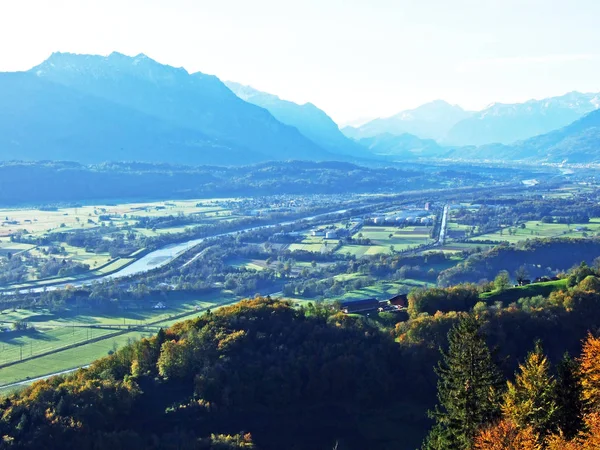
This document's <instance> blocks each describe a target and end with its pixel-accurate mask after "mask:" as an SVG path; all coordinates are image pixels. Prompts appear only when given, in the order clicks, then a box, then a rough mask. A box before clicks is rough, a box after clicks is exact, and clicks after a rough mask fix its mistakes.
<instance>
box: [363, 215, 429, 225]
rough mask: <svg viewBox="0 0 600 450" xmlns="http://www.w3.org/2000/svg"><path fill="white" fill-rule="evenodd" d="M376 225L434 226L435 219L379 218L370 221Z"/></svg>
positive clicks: (409, 217)
mask: <svg viewBox="0 0 600 450" xmlns="http://www.w3.org/2000/svg"><path fill="white" fill-rule="evenodd" d="M370 221H372V222H373V223H374V224H375V225H387V224H395V225H400V224H405V225H432V224H433V217H431V216H426V217H414V216H407V217H405V216H378V217H372V218H371V219H370Z"/></svg>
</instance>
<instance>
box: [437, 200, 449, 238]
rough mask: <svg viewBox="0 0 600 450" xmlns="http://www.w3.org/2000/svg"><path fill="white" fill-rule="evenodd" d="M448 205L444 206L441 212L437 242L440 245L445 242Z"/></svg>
mask: <svg viewBox="0 0 600 450" xmlns="http://www.w3.org/2000/svg"><path fill="white" fill-rule="evenodd" d="M449 208H450V207H449V205H445V206H444V212H443V213H442V223H441V225H440V237H439V238H438V242H437V244H438V245H440V246H442V245H444V243H445V242H446V228H447V226H448V224H447V222H448V209H449Z"/></svg>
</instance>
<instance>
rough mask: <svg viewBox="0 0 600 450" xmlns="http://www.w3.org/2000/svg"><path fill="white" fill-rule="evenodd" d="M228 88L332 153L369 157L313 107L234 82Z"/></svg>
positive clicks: (227, 84) (226, 83)
mask: <svg viewBox="0 0 600 450" xmlns="http://www.w3.org/2000/svg"><path fill="white" fill-rule="evenodd" d="M225 85H226V86H227V87H228V88H229V89H231V90H232V91H233V92H234V93H235V94H236V95H237V96H238V97H239V98H241V99H242V100H245V101H247V102H249V103H252V104H254V105H257V106H260V107H261V108H265V109H266V110H268V111H269V112H270V113H271V114H272V115H273V116H274V117H275V118H276V119H277V120H279V121H280V122H281V123H284V124H286V125H290V126H293V127H296V128H297V129H298V130H299V131H300V132H301V133H302V134H303V135H304V136H306V137H307V138H309V139H310V140H312V141H313V142H315V143H316V144H318V145H319V146H321V147H323V148H324V149H326V150H328V151H330V152H332V153H338V154H345V155H352V156H357V157H366V156H368V153H366V152H365V150H364V149H363V148H362V147H361V146H360V145H357V144H356V142H354V141H352V140H350V139H348V138H347V137H346V136H344V135H343V134H342V132H341V131H340V129H339V128H338V126H337V124H336V123H335V122H334V121H333V120H332V119H331V118H330V117H329V116H328V115H327V114H326V113H325V112H324V111H322V110H320V109H319V108H317V107H316V106H315V105H313V104H312V103H305V104H304V105H299V104H297V103H294V102H290V101H287V100H282V99H280V98H279V97H277V96H276V95H273V94H268V93H266V92H261V91H259V90H256V89H254V88H253V87H251V86H244V85H242V84H239V83H235V82H233V81H226V82H225Z"/></svg>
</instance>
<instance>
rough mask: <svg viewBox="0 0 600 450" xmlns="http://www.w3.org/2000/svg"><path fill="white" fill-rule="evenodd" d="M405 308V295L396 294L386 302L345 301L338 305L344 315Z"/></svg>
mask: <svg viewBox="0 0 600 450" xmlns="http://www.w3.org/2000/svg"><path fill="white" fill-rule="evenodd" d="M407 307H408V296H407V295H406V294H398V295H396V296H394V297H392V298H390V299H388V300H377V299H376V298H367V299H364V300H347V301H343V302H341V303H340V310H341V311H342V312H343V313H345V314H357V313H360V314H366V313H370V312H383V311H399V310H403V309H406V308H407Z"/></svg>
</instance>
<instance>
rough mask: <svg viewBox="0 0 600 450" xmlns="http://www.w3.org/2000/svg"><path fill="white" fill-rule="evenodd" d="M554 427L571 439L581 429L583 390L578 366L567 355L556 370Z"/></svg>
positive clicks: (566, 354)
mask: <svg viewBox="0 0 600 450" xmlns="http://www.w3.org/2000/svg"><path fill="white" fill-rule="evenodd" d="M556 373H557V377H556V395H555V397H556V405H557V410H556V425H557V426H558V428H559V429H560V430H561V431H562V432H563V433H564V435H565V437H566V438H568V439H571V438H573V437H575V435H576V434H577V433H578V432H579V431H580V430H581V428H582V427H583V410H584V405H583V388H582V386H581V377H580V375H579V364H577V361H575V360H574V359H573V358H571V356H569V354H568V353H565V355H564V356H563V359H562V360H561V361H560V363H559V364H558V366H557V368H556Z"/></svg>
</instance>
